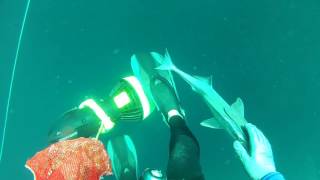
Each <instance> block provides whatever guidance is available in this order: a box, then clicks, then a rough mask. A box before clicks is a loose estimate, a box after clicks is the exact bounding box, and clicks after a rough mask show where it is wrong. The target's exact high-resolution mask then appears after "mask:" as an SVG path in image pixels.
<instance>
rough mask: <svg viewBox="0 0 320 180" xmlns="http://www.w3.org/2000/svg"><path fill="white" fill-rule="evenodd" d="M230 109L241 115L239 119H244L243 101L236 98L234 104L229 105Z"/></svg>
mask: <svg viewBox="0 0 320 180" xmlns="http://www.w3.org/2000/svg"><path fill="white" fill-rule="evenodd" d="M231 108H232V109H233V110H234V111H235V112H237V113H239V114H240V115H241V117H244V105H243V101H242V100H241V98H237V100H236V102H234V103H233V104H232V105H231Z"/></svg>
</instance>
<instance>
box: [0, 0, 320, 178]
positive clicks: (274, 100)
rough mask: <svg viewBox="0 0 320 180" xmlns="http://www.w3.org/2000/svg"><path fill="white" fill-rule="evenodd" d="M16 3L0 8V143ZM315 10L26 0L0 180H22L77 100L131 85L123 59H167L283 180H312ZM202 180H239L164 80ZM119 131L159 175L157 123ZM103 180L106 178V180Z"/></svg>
mask: <svg viewBox="0 0 320 180" xmlns="http://www.w3.org/2000/svg"><path fill="white" fill-rule="evenodd" d="M26 3H27V1H21V0H19V1H18V0H0V102H1V103H0V115H1V116H0V122H1V123H0V127H1V128H0V129H1V130H0V134H1V135H2V129H3V122H4V116H5V108H6V107H5V105H6V101H7V95H8V89H9V83H10V75H11V71H12V67H13V60H14V53H15V50H16V45H17V41H18V35H19V30H20V27H21V22H22V17H23V13H24V10H25V6H26ZM319 32H320V1H319V0H304V1H301V0H260V1H256V0H223V1H218V0H198V1H191V0H184V1H182V0H149V1H148V0H118V1H115V0H96V1H85V0H77V1H65V0H42V1H39V0H31V4H30V10H29V14H28V17H27V21H26V26H25V31H24V37H23V39H22V44H21V52H20V57H19V59H18V64H17V69H16V78H15V82H14V87H13V94H12V104H11V108H10V114H9V120H8V126H7V134H6V143H5V147H4V148H5V149H4V154H3V159H2V162H1V164H0V179H1V180H6V179H12V180H21V179H26V180H28V179H30V180H31V179H33V178H32V175H31V173H30V172H29V171H28V170H27V169H26V168H25V167H24V165H25V162H26V160H27V159H28V158H30V157H32V156H33V155H34V154H35V153H36V152H37V151H40V150H41V149H43V148H45V147H46V146H47V145H48V143H47V134H48V130H49V128H50V126H51V125H52V123H53V122H54V121H55V120H56V119H57V118H58V117H59V116H60V115H61V114H62V113H63V112H65V111H66V110H68V109H70V108H72V107H75V106H77V105H78V104H79V103H80V102H81V101H82V100H84V99H85V97H86V96H97V97H99V96H100V97H103V96H106V95H107V94H108V93H109V92H110V91H111V89H112V88H113V86H114V85H115V84H116V83H117V82H118V81H119V79H120V78H122V77H125V76H127V75H130V74H132V72H131V68H130V57H131V55H132V54H133V53H137V52H149V51H158V52H161V53H163V52H164V49H165V48H168V50H169V52H170V54H171V56H172V58H173V61H174V62H175V63H176V65H177V66H178V67H180V68H181V69H182V70H184V71H186V72H188V73H190V74H196V75H204V76H206V75H213V80H214V81H213V86H214V88H215V89H216V90H217V91H218V92H219V93H220V94H221V96H222V97H224V98H225V100H226V101H227V102H228V103H232V102H233V101H235V99H236V98H237V97H241V98H242V99H243V101H244V103H245V110H246V111H245V116H246V119H247V120H248V121H249V122H252V123H254V124H256V125H257V126H258V127H259V128H260V129H262V130H263V132H264V133H265V135H266V136H267V137H268V138H269V140H270V141H271V144H272V146H273V151H274V156H275V161H276V165H277V169H278V171H280V172H282V173H283V174H284V175H285V177H286V178H287V179H292V180H299V179H303V180H317V179H320V154H319V153H320V140H319V139H320V131H319V128H320V106H319V102H320V96H319V93H320V35H319ZM175 80H176V82H177V88H178V91H179V93H180V97H181V100H182V105H183V107H184V108H185V110H186V113H187V122H188V125H189V127H190V128H191V130H192V131H193V132H194V134H195V136H196V137H197V138H198V140H199V142H200V146H201V163H202V167H203V171H204V174H205V176H206V179H208V180H214V179H218V180H219V179H228V180H238V179H244V180H245V179H249V178H248V176H247V175H246V173H245V172H244V170H243V168H242V166H241V163H240V161H239V160H238V159H237V157H236V155H235V153H234V151H233V148H232V140H231V138H230V137H229V136H228V135H227V134H226V133H225V132H224V131H216V130H212V129H208V128H204V127H201V126H200V125H199V123H200V122H201V121H202V120H204V119H206V118H209V117H210V112H209V111H208V109H207V107H206V106H205V104H204V103H203V101H202V100H201V98H200V97H199V96H198V95H197V94H195V93H194V92H192V91H191V89H190V88H189V86H188V85H187V84H185V83H184V82H183V81H182V80H181V79H179V77H177V76H175ZM123 132H124V133H126V134H128V135H130V136H131V137H132V139H133V141H134V143H135V145H136V148H137V152H138V159H139V169H140V172H141V171H142V170H143V169H144V168H146V167H152V168H161V169H162V170H165V168H166V162H167V157H168V143H169V129H168V128H167V127H166V125H165V124H164V123H163V122H162V118H161V116H160V114H159V113H158V112H154V113H153V114H152V116H150V117H149V118H147V119H146V120H145V121H144V122H142V123H132V124H131V125H129V126H128V128H126V129H123ZM104 179H113V177H106V178H104Z"/></svg>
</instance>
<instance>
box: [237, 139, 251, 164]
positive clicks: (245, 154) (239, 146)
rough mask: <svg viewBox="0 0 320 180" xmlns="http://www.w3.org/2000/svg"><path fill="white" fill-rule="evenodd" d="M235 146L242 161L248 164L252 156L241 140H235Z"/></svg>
mask: <svg viewBox="0 0 320 180" xmlns="http://www.w3.org/2000/svg"><path fill="white" fill-rule="evenodd" d="M233 148H234V150H235V151H236V153H237V155H238V156H239V158H240V160H241V161H242V163H243V164H244V165H245V166H246V165H247V164H248V163H249V160H250V156H249V154H248V152H247V150H246V149H245V148H244V147H243V146H242V144H241V143H240V141H234V142H233Z"/></svg>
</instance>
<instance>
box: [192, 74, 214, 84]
mask: <svg viewBox="0 0 320 180" xmlns="http://www.w3.org/2000/svg"><path fill="white" fill-rule="evenodd" d="M193 77H194V78H196V79H198V80H200V81H202V82H205V83H206V84H208V85H210V86H212V76H209V77H204V76H193Z"/></svg>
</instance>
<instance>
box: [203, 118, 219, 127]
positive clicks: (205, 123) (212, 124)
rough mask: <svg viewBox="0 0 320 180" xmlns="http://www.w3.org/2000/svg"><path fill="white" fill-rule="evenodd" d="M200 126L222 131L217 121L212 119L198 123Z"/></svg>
mask: <svg viewBox="0 0 320 180" xmlns="http://www.w3.org/2000/svg"><path fill="white" fill-rule="evenodd" d="M200 125H201V126H204V127H208V128H212V129H222V127H221V125H220V123H219V122H218V120H217V119H216V118H214V117H212V118H210V119H207V120H204V121H202V122H201V123H200Z"/></svg>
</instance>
